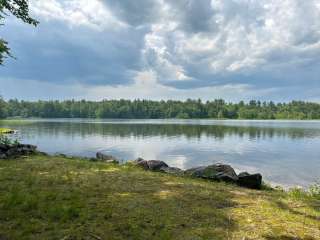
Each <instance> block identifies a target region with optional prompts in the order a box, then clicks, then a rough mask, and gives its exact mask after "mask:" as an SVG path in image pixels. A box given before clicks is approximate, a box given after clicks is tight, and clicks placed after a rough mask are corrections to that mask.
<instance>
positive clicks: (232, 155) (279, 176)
mask: <svg viewBox="0 0 320 240" xmlns="http://www.w3.org/2000/svg"><path fill="white" fill-rule="evenodd" d="M140 121H142V120H140ZM189 122H190V121H189ZM191 122H193V121H191ZM194 122H197V121H194ZM194 122H193V123H194ZM159 123H160V121H158V123H157V124H142V122H141V123H139V124H136V122H135V124H133V125H131V124H128V122H123V121H122V123H121V124H111V123H110V122H109V123H108V124H106V123H101V124H97V123H79V122H78V123H77V122H63V121H60V122H49V123H48V122H36V123H30V124H27V125H23V124H21V125H19V124H18V125H15V126H13V128H15V129H18V130H20V135H21V138H22V140H23V141H25V142H28V143H33V144H36V145H38V146H39V147H40V149H41V150H42V151H47V152H50V153H54V152H62V153H66V154H72V155H82V156H90V157H91V156H94V155H95V153H96V152H97V151H104V152H106V153H108V154H112V155H115V156H117V157H119V158H121V159H125V160H129V159H135V158H137V157H143V158H145V159H160V160H164V161H166V162H167V163H168V164H170V165H172V166H175V167H180V168H183V169H186V168H190V167H194V166H200V165H209V164H213V163H216V162H225V163H229V164H231V165H232V166H233V167H235V168H236V169H237V171H244V170H247V171H249V172H261V173H262V174H263V176H264V177H265V179H267V180H269V181H272V182H275V183H279V184H282V185H291V184H293V185H302V186H306V185H308V184H310V183H312V182H315V181H316V180H317V179H319V178H320V176H319V173H318V171H317V169H320V161H319V158H320V151H319V149H318V146H319V145H320V122H310V123H309V122H302V123H299V122H289V123H287V122H281V123H279V125H280V127H279V126H277V122H271V123H269V122H267V123H265V122H258V123H255V122H254V123H251V122H248V121H245V122H244V123H242V122H239V121H237V122H236V124H235V126H233V125H230V124H232V121H231V123H230V121H229V122H228V123H227V124H226V123H225V122H221V121H220V123H221V124H222V125H217V124H218V123H219V122H218V123H217V121H213V123H214V124H215V125H204V124H203V123H204V121H201V124H202V125H195V124H191V125H186V124H159ZM182 123H185V121H182ZM208 123H210V121H208ZM241 124H242V125H241ZM250 124H251V125H250ZM9 127H10V126H9Z"/></svg>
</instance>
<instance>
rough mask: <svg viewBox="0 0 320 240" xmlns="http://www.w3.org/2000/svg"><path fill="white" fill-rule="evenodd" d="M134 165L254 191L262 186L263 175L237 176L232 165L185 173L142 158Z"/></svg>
mask: <svg viewBox="0 0 320 240" xmlns="http://www.w3.org/2000/svg"><path fill="white" fill-rule="evenodd" d="M133 164H135V165H137V166H140V167H142V168H143V169H145V170H150V171H159V172H165V173H168V174H174V175H184V176H190V177H196V178H203V179H208V180H215V181H223V182H229V183H236V184H238V185H240V186H243V187H247V188H253V189H260V188H261V185H262V176H261V174H259V173H257V174H249V173H247V172H243V173H240V174H239V175H237V174H236V172H235V171H234V169H233V168H232V167H231V166H230V165H225V164H221V163H217V164H213V165H210V166H202V167H195V168H191V169H188V170H185V171H183V170H181V169H179V168H173V167H169V166H168V165H167V164H166V163H165V162H163V161H158V160H144V159H142V158H138V159H137V160H135V161H133Z"/></svg>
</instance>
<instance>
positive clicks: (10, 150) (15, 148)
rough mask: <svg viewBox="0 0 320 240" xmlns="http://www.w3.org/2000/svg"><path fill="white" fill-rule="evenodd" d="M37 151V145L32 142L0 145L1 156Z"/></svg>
mask: <svg viewBox="0 0 320 240" xmlns="http://www.w3.org/2000/svg"><path fill="white" fill-rule="evenodd" d="M34 153H37V147H36V146H34V145H30V144H15V145H4V144H1V145H0V158H1V159H4V158H14V157H19V156H22V155H28V154H34Z"/></svg>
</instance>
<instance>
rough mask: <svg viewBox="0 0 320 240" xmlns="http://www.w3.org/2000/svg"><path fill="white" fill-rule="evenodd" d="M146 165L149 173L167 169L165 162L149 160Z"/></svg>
mask: <svg viewBox="0 0 320 240" xmlns="http://www.w3.org/2000/svg"><path fill="white" fill-rule="evenodd" d="M147 164H148V167H149V170H151V171H160V169H161V168H163V167H169V166H168V165H167V164H166V163H165V162H163V161H159V160H149V161H147Z"/></svg>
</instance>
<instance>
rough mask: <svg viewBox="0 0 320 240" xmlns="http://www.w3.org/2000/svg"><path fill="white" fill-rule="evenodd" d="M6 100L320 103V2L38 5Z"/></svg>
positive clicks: (8, 66)
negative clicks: (196, 100) (216, 100)
mask: <svg viewBox="0 0 320 240" xmlns="http://www.w3.org/2000/svg"><path fill="white" fill-rule="evenodd" d="M30 8H31V11H32V15H33V16H34V17H35V18H36V19H38V20H39V21H40V22H41V23H40V25H39V26H38V27H37V28H34V27H31V26H27V25H25V24H23V23H21V22H20V21H19V20H16V19H14V18H12V17H10V18H8V19H7V20H6V22H5V23H6V25H5V26H4V27H1V28H0V36H1V37H3V38H5V39H6V40H8V41H9V42H10V47H11V48H12V53H13V55H14V56H15V57H16V58H17V59H16V60H14V59H8V60H7V61H6V63H5V66H4V67H0V86H1V87H0V94H1V95H3V96H4V97H5V98H6V99H8V98H18V99H28V100H36V99H67V98H76V99H79V98H86V99H92V100H100V99H104V98H107V99H118V98H126V99H134V98H144V99H186V98H202V99H205V100H207V99H215V98H224V99H226V100H229V101H238V100H249V99H260V100H275V101H289V100H292V99H301V100H310V101H320V0H174V1H173V0H135V1H133V0H30Z"/></svg>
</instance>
